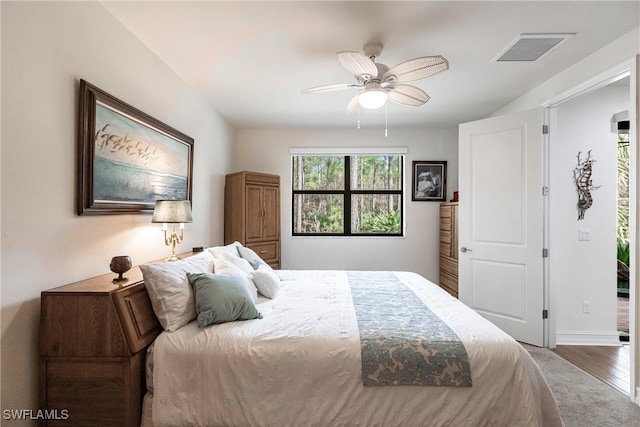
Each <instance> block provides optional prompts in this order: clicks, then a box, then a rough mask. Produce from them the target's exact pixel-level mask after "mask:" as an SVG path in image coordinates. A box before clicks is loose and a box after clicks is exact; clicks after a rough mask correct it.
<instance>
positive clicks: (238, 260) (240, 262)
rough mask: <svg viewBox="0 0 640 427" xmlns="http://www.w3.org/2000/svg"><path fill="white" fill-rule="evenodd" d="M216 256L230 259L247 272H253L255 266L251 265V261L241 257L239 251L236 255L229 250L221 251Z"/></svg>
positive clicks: (226, 259)
mask: <svg viewBox="0 0 640 427" xmlns="http://www.w3.org/2000/svg"><path fill="white" fill-rule="evenodd" d="M216 258H218V259H222V260H225V261H228V262H229V263H231V264H233V265H235V266H236V267H238V268H240V270H242V271H244V272H245V273H247V274H249V273H253V267H252V266H251V264H249V261H247V260H246V259H244V258H240V255H238V254H237V252H236V255H231V254H230V253H228V252H225V251H220V252H219V253H218V256H216Z"/></svg>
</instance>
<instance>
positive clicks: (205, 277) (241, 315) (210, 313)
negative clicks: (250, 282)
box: [187, 273, 262, 328]
mask: <svg viewBox="0 0 640 427" xmlns="http://www.w3.org/2000/svg"><path fill="white" fill-rule="evenodd" d="M187 277H188V278H189V282H191V284H192V285H193V291H194V293H195V300H196V312H197V320H198V326H200V327H201V328H204V327H205V326H209V325H214V324H216V323H225V322H233V321H234V320H249V319H262V314H261V313H260V312H259V311H258V309H257V308H256V306H255V304H254V302H253V298H252V297H251V295H250V294H249V291H248V290H247V287H246V285H245V284H244V282H243V281H242V278H241V277H238V276H229V275H226V274H211V273H198V274H192V273H188V274H187Z"/></svg>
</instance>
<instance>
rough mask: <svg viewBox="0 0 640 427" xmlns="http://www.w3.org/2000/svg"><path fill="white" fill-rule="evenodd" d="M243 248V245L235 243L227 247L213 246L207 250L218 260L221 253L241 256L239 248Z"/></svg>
mask: <svg viewBox="0 0 640 427" xmlns="http://www.w3.org/2000/svg"><path fill="white" fill-rule="evenodd" d="M241 246H242V243H240V242H238V241H235V242H233V243H229V244H228V245H225V246H213V247H211V248H207V250H208V251H209V252H211V253H212V254H213V256H214V257H216V258H218V257H219V256H220V254H221V253H228V254H229V255H234V256H240V254H238V248H239V247H241Z"/></svg>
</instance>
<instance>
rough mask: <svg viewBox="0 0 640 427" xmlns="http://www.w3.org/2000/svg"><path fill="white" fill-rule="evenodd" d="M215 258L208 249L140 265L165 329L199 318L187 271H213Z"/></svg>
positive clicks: (145, 283)
mask: <svg viewBox="0 0 640 427" xmlns="http://www.w3.org/2000/svg"><path fill="white" fill-rule="evenodd" d="M214 259H215V258H214V257H213V255H211V253H210V252H206V251H204V252H201V253H199V254H197V255H193V256H190V257H189V258H185V259H182V260H179V261H172V262H162V263H156V264H143V265H141V266H140V270H141V271H142V277H143V279H144V285H145V287H146V288H147V292H148V293H149V299H151V305H152V306H153V311H154V312H155V313H156V317H157V318H158V320H159V321H160V324H161V325H162V327H163V328H164V329H165V330H167V331H175V330H177V329H178V328H180V327H182V326H184V325H186V324H187V323H189V322H191V321H192V320H193V319H195V318H196V306H195V297H194V294H193V288H192V286H191V284H190V283H189V279H188V278H187V273H212V272H213V261H214Z"/></svg>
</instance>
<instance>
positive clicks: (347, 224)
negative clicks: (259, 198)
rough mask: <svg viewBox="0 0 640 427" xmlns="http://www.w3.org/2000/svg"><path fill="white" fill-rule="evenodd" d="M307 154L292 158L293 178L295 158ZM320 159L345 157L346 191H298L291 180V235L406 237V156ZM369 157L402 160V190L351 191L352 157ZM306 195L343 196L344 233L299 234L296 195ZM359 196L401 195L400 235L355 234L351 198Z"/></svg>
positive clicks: (364, 155) (374, 154) (365, 155)
mask: <svg viewBox="0 0 640 427" xmlns="http://www.w3.org/2000/svg"><path fill="white" fill-rule="evenodd" d="M310 155H311V154H309V155H305V154H294V155H292V156H291V176H292V177H293V171H294V159H295V157H305V156H310ZM317 156H320V157H325V156H326V157H343V158H344V190H296V189H294V185H295V183H294V180H293V179H292V180H291V235H292V236H296V237H328V236H334V237H336V236H337V237H404V157H405V156H404V154H397V153H394V154H385V153H366V154H354V155H344V156H341V155H339V154H326V153H323V154H318V155H317ZM369 156H397V157H399V158H400V174H401V178H400V189H399V190H352V189H351V157H369ZM305 194H328V195H343V197H344V203H343V209H344V211H343V213H344V215H343V219H344V224H343V230H344V231H343V232H342V233H299V232H296V231H295V199H296V195H305ZM358 194H367V195H368V194H373V195H399V196H400V202H399V206H400V232H399V233H353V232H351V196H352V195H358Z"/></svg>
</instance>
